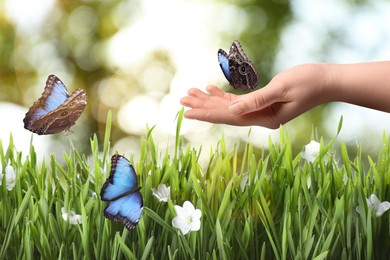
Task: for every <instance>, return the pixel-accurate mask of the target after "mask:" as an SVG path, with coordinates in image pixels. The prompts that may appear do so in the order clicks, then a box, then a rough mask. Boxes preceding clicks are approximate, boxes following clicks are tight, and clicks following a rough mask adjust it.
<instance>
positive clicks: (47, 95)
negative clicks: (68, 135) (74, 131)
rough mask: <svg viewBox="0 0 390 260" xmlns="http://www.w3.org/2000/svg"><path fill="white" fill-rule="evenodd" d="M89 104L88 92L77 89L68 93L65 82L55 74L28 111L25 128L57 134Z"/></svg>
mask: <svg viewBox="0 0 390 260" xmlns="http://www.w3.org/2000/svg"><path fill="white" fill-rule="evenodd" d="M86 105H87V92H86V91H85V90H84V89H76V90H75V91H74V92H73V93H72V94H71V95H69V94H68V90H67V89H66V87H65V85H64V83H62V81H61V80H60V79H59V78H57V77H56V76H55V75H50V76H49V77H48V78H47V81H46V87H45V90H44V91H43V93H42V96H41V97H40V98H39V99H38V101H36V102H34V104H33V105H32V107H30V109H29V110H28V112H27V113H26V116H25V118H24V119H23V122H24V128H26V129H27V130H29V131H31V132H33V133H36V134H39V135H47V134H57V133H60V132H62V131H67V130H68V129H69V128H70V127H71V126H73V125H74V124H75V122H76V120H77V119H78V118H79V117H80V115H81V113H82V112H83V111H84V108H85V106H86Z"/></svg>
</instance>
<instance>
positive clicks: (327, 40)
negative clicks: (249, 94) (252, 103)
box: [0, 0, 390, 157]
mask: <svg viewBox="0 0 390 260" xmlns="http://www.w3.org/2000/svg"><path fill="white" fill-rule="evenodd" d="M389 15H390V3H389V1H381V0H379V1H351V0H349V1H348V0H344V1H342V0H329V1H320V0H294V1H287V0H273V1H271V0H260V1H254V0H245V1H233V0H231V1H222V0H215V1H206V0H198V1H191V0H182V1H181V0H173V1H169V0H165V1H158V0H146V1H141V0H139V1H132V0H129V1H117V0H112V1H93V0H84V1H55V0H37V1H29V0H2V1H0V139H2V140H3V143H5V144H6V143H7V142H8V137H9V133H10V132H12V133H13V136H14V139H15V143H16V147H17V148H18V149H20V150H21V151H26V152H27V151H28V150H26V149H27V148H28V145H29V142H30V138H31V133H30V132H28V131H27V130H25V129H24V128H23V122H22V120H23V118H24V114H25V113H26V112H27V110H28V107H29V106H31V105H32V104H33V102H34V101H36V100H37V99H38V98H39V97H40V96H41V93H42V91H43V88H44V85H45V81H46V78H47V76H48V75H49V74H55V75H57V76H58V77H59V78H60V79H61V80H62V81H63V82H64V83H65V85H66V86H67V88H68V90H69V92H72V91H73V90H75V89H76V88H84V89H86V90H87V92H88V105H87V108H86V110H85V111H84V113H83V114H82V116H81V117H80V119H79V120H78V121H77V123H76V125H75V126H74V127H72V128H71V131H72V133H70V134H68V135H66V134H59V135H54V136H37V135H34V137H33V143H34V144H35V146H36V148H37V150H38V152H41V153H42V154H43V155H44V154H47V153H55V154H61V153H62V151H64V149H65V150H67V149H69V139H70V140H71V141H72V143H73V144H74V145H75V146H76V148H78V149H80V151H81V152H88V150H89V147H88V146H89V142H88V139H89V138H90V137H92V136H93V134H94V133H96V134H97V135H98V136H99V137H100V138H101V137H102V136H103V134H104V127H105V120H106V115H107V112H108V111H109V110H111V111H112V112H113V131H112V139H111V145H112V146H113V149H114V151H115V150H117V151H118V152H120V153H122V154H125V155H129V154H134V155H135V157H137V151H138V148H139V145H140V142H139V137H140V136H142V135H144V134H145V132H146V125H148V126H149V127H152V126H155V129H154V131H153V133H154V138H155V140H157V142H158V144H159V146H160V148H161V149H164V150H165V149H168V150H169V149H170V148H171V147H172V145H173V143H174V134H175V116H176V114H177V112H178V111H179V110H180V108H181V106H180V104H179V100H180V98H181V97H182V96H184V95H185V94H186V92H187V90H188V89H189V88H191V87H198V88H201V89H204V88H205V87H206V86H207V85H208V84H213V85H217V86H220V87H223V88H224V89H229V86H228V84H227V82H226V80H225V79H224V77H223V74H222V72H221V71H220V68H219V65H218V61H217V50H218V49H219V48H223V49H225V50H228V49H229V47H230V45H231V43H232V41H233V40H235V39H238V40H240V42H241V43H242V45H243V47H244V49H245V51H246V52H247V55H248V57H249V59H250V60H251V61H252V62H253V63H254V65H255V67H256V69H257V71H258V74H259V75H260V84H259V85H260V86H263V85H265V84H266V83H267V82H268V81H269V80H270V79H271V78H272V77H273V75H275V74H276V73H277V72H278V71H281V70H283V69H286V68H288V67H291V66H294V65H297V64H300V63H309V62H336V63H352V62H362V61H374V60H386V59H388V58H389V56H390V49H389V47H388V46H390V23H389V22H388V17H389ZM340 116H343V117H344V125H343V129H342V131H341V134H340V137H339V138H338V140H339V141H344V142H347V143H348V144H349V145H350V146H351V149H352V150H353V149H356V143H361V144H362V146H363V149H364V151H365V152H367V153H374V155H373V157H375V155H376V153H377V151H378V150H377V149H378V147H379V146H380V145H381V140H382V139H381V135H382V133H383V132H384V131H386V132H389V129H390V124H389V121H390V120H389V119H390V116H389V115H388V114H386V113H382V112H378V111H373V110H370V109H366V108H359V107H356V106H352V105H348V104H338V103H336V104H326V105H322V106H319V107H317V108H315V109H313V110H311V111H309V112H307V113H305V114H304V115H302V116H299V117H298V118H296V119H294V120H292V121H291V122H289V123H287V124H286V128H287V129H288V132H289V134H290V136H291V140H292V142H293V144H294V149H295V152H298V151H300V150H301V149H302V146H303V145H304V144H306V143H309V141H310V137H311V133H312V129H314V128H315V129H317V132H318V134H319V135H320V136H324V137H325V139H328V140H329V138H331V137H332V136H334V134H335V133H336V130H337V124H338V121H339V119H340ZM205 133H206V134H205ZM248 133H249V128H248V127H231V126H224V125H212V124H209V123H204V122H197V121H190V120H184V124H183V130H182V134H183V136H184V137H185V139H186V140H187V141H188V143H191V144H192V145H194V146H195V147H200V146H202V147H203V148H204V149H206V150H205V151H207V150H208V148H209V147H210V145H212V146H216V142H217V141H218V140H219V139H220V138H221V136H222V134H224V136H225V138H226V139H227V140H229V141H228V142H227V143H228V144H230V145H234V144H235V143H236V144H239V143H240V142H246V141H250V142H253V143H254V144H255V145H256V146H257V147H259V148H262V147H266V146H267V142H268V138H269V136H271V138H273V139H274V140H277V139H278V130H269V129H266V128H261V127H252V129H251V132H250V136H249V137H248ZM204 155H205V156H207V155H208V154H207V152H204Z"/></svg>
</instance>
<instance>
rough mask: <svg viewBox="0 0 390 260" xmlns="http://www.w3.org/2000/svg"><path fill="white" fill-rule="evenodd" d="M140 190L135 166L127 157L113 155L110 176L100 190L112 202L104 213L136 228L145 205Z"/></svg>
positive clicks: (127, 225) (104, 198) (103, 196)
mask: <svg viewBox="0 0 390 260" xmlns="http://www.w3.org/2000/svg"><path fill="white" fill-rule="evenodd" d="M139 190H140V187H138V180H137V175H136V173H135V170H134V168H133V166H132V165H131V164H130V162H129V161H128V160H127V159H126V158H125V157H123V156H121V155H117V154H116V155H113V156H112V158H111V172H110V176H109V177H108V179H107V180H106V182H105V183H104V185H103V187H102V189H101V192H100V196H101V199H102V200H103V201H109V202H110V203H109V204H108V205H107V207H106V208H105V209H104V215H105V216H106V217H107V218H109V219H111V220H113V221H121V222H122V223H123V224H124V225H125V226H126V228H128V229H131V228H134V227H135V225H136V224H137V223H138V221H139V219H140V217H141V213H142V207H143V201H142V196H141V193H140V192H139Z"/></svg>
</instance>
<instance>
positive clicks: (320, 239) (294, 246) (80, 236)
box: [0, 110, 390, 260]
mask: <svg viewBox="0 0 390 260" xmlns="http://www.w3.org/2000/svg"><path fill="white" fill-rule="evenodd" d="M182 119H183V110H182V111H180V112H179V114H178V117H177V126H176V137H175V152H174V153H172V152H171V153H169V152H168V151H167V150H163V149H159V148H157V147H158V145H157V144H156V143H155V141H154V140H153V128H150V129H149V130H148V133H147V134H146V135H145V136H144V137H143V138H142V139H141V140H140V143H141V149H140V151H139V155H138V156H139V160H138V161H134V158H133V157H132V156H130V158H128V159H129V160H130V161H131V163H132V164H133V166H134V168H135V170H136V172H137V175H138V180H139V185H140V186H141V187H142V189H141V190H140V192H141V194H142V196H143V202H144V208H143V213H142V216H141V219H140V221H139V223H138V225H137V226H136V227H135V228H134V229H132V230H127V229H126V228H125V227H124V226H123V225H122V224H121V223H118V222H112V221H110V220H108V219H107V218H105V217H104V215H103V210H104V207H105V206H106V203H105V202H103V201H101V200H100V190H101V187H102V185H103V183H104V182H105V180H106V178H107V176H108V174H109V172H110V158H111V155H112V154H114V153H120V151H110V148H109V147H110V131H111V117H110V114H109V115H108V119H107V126H106V132H105V138H104V140H102V141H101V143H99V141H98V139H97V137H96V136H94V137H93V138H92V139H91V140H90V144H91V155H85V154H80V153H79V152H78V151H77V150H76V149H75V148H74V147H73V145H72V144H71V143H70V146H69V151H66V152H65V151H64V154H63V156H64V160H65V164H60V163H59V162H58V161H57V158H55V156H53V155H47V157H45V158H44V160H43V162H41V163H38V162H37V154H36V153H35V149H34V146H33V145H31V147H30V152H29V154H27V155H26V154H21V153H20V152H18V151H17V150H16V148H15V147H14V145H13V138H12V136H10V142H9V146H8V147H3V145H2V143H1V140H0V163H1V165H2V167H0V170H2V172H1V174H2V182H1V186H0V193H1V195H0V196H1V197H0V259H35V258H43V259H56V258H57V259H317V260H319V259H373V258H375V259H388V257H389V255H390V246H389V245H390V217H389V212H388V211H386V210H384V209H383V208H380V205H385V204H375V203H374V204H375V205H373V204H370V200H369V199H370V198H371V197H370V195H371V194H375V195H376V196H377V197H378V198H379V200H383V201H385V200H386V199H387V200H389V198H390V171H389V169H390V168H389V167H390V142H389V138H388V137H387V136H386V134H384V135H383V137H381V138H382V141H383V146H382V149H381V150H380V151H379V154H378V155H375V156H377V159H375V160H374V159H372V158H371V157H368V158H362V156H361V154H362V149H361V147H357V151H358V152H357V155H356V156H353V157H352V156H350V155H349V152H348V149H347V146H346V145H345V144H343V143H341V144H340V145H339V147H335V139H336V138H337V133H338V132H339V131H340V129H341V127H342V120H341V121H340V124H339V128H338V129H337V133H336V135H335V137H334V139H332V140H330V141H329V142H328V143H324V141H323V140H322V138H321V137H319V136H318V135H317V134H316V133H315V131H313V133H312V134H311V136H308V140H310V139H311V140H316V141H317V142H318V143H319V144H320V149H319V152H318V154H317V157H316V158H315V159H314V160H313V161H312V162H311V161H308V160H306V159H304V157H305V156H303V155H304V153H305V152H306V151H305V148H304V147H302V151H301V152H299V153H298V154H293V152H292V149H291V141H290V139H289V135H288V132H287V131H286V130H285V129H283V127H282V129H281V131H280V139H279V140H278V141H274V140H271V139H270V140H269V144H268V148H267V149H261V150H260V149H258V148H255V147H253V146H252V145H251V144H250V143H246V144H245V146H244V147H239V146H238V145H237V146H234V149H230V150H227V148H226V142H227V141H226V140H225V139H224V137H223V133H221V139H220V141H219V142H218V144H216V147H215V149H211V148H209V147H203V148H202V149H198V150H196V149H195V148H193V147H191V145H189V144H186V143H185V142H184V140H183V139H182V138H181V136H180V127H181V122H182ZM374 138H375V137H374ZM201 153H208V154H209V158H210V159H209V162H208V164H207V166H206V167H204V166H201V164H200V163H199V160H198V159H199V155H200V154H201ZM366 159H368V163H367V164H368V165H364V163H363V161H365V160H366ZM7 166H9V167H8V168H7ZM6 168H7V170H6ZM12 171H13V172H14V175H12V174H11V173H12ZM7 172H8V173H9V174H8V175H7ZM10 172H11V173H10ZM9 176H11V177H9ZM159 184H165V185H166V186H167V187H170V194H169V198H167V202H164V201H161V200H159V199H158V198H156V197H155V196H154V195H153V192H152V190H153V189H156V188H157V187H158V185H159ZM184 201H189V202H191V203H192V204H193V205H194V207H195V208H196V209H199V210H201V212H202V215H201V218H200V222H201V225H200V229H199V230H197V231H191V232H189V233H187V234H185V235H184V234H183V233H182V232H181V231H180V229H177V228H175V227H173V226H172V219H173V218H174V217H175V216H176V215H177V213H176V210H175V205H180V206H182V205H183V203H184ZM72 211H73V212H72ZM75 216H77V217H78V218H76V219H74V217H75Z"/></svg>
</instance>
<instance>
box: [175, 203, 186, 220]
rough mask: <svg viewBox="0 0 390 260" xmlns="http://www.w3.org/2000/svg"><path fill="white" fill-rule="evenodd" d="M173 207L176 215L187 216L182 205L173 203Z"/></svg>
mask: <svg viewBox="0 0 390 260" xmlns="http://www.w3.org/2000/svg"><path fill="white" fill-rule="evenodd" d="M173 207H174V208H175V211H176V215H177V216H178V217H180V218H186V217H187V216H188V213H187V211H186V210H185V209H184V208H183V207H180V206H178V205H175V206H173Z"/></svg>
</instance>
